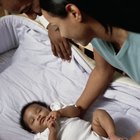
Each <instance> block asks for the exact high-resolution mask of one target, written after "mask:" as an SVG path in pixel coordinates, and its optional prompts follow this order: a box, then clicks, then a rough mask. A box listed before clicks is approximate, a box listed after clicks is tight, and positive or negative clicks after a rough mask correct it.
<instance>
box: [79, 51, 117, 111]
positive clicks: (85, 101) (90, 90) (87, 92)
mask: <svg viewBox="0 0 140 140" xmlns="http://www.w3.org/2000/svg"><path fill="white" fill-rule="evenodd" d="M94 58H95V62H96V66H95V68H94V69H93V71H92V72H91V74H90V77H89V79H88V82H87V84H86V87H85V89H84V91H83V93H82V95H81V96H80V98H79V99H78V100H77V102H76V105H77V106H78V107H80V108H82V109H83V110H86V109H87V108H88V107H89V106H90V105H91V103H93V102H94V101H95V100H96V99H97V98H98V97H99V96H100V95H101V93H103V92H104V91H105V89H106V88H107V86H108V85H109V83H110V82H111V81H112V78H113V74H114V72H115V69H114V68H113V67H112V66H111V65H110V64H108V63H107V62H106V61H105V60H104V59H103V58H102V57H101V56H100V55H99V54H98V52H97V51H96V50H94Z"/></svg>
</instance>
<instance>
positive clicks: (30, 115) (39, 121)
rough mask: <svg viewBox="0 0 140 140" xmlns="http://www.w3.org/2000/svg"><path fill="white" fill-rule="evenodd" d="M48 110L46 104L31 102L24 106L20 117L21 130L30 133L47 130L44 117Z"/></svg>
mask: <svg viewBox="0 0 140 140" xmlns="http://www.w3.org/2000/svg"><path fill="white" fill-rule="evenodd" d="M49 113H50V109H49V107H48V106H47V104H46V103H44V102H40V101H33V102H30V103H28V104H26V105H25V106H24V107H23V108H22V110H21V115H20V124H21V126H22V128H23V129H25V130H27V131H29V132H31V133H38V132H43V131H44V130H45V129H46V128H47V123H46V122H47V121H46V117H47V115H48V114H49Z"/></svg>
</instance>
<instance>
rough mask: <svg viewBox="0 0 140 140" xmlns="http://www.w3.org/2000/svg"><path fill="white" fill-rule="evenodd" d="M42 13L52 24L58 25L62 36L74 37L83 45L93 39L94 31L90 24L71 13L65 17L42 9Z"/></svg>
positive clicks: (75, 40) (73, 38)
mask: <svg viewBox="0 0 140 140" xmlns="http://www.w3.org/2000/svg"><path fill="white" fill-rule="evenodd" d="M42 13H43V15H44V17H45V18H46V19H47V20H48V21H49V22H50V23H52V25H55V26H58V28H59V30H60V34H61V36H62V37H65V38H69V39H72V40H73V41H74V42H77V43H80V44H82V45H87V44H88V43H89V42H90V41H91V39H92V35H91V33H92V32H91V29H90V27H89V26H88V24H85V23H84V22H81V21H80V20H78V19H77V18H76V17H74V16H73V15H72V14H71V13H70V14H68V16H67V17H66V18H63V19H62V18H58V17H54V16H51V15H50V14H48V13H47V12H46V11H42Z"/></svg>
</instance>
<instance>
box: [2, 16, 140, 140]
mask: <svg viewBox="0 0 140 140" xmlns="http://www.w3.org/2000/svg"><path fill="white" fill-rule="evenodd" d="M40 23H41V22H40ZM40 23H37V22H35V21H32V20H30V19H28V18H26V17H23V16H18V15H17V16H16V15H10V16H5V17H2V18H1V19H0V140H33V136H34V135H33V134H30V133H28V132H26V131H25V130H23V129H22V128H21V127H20V125H19V117H20V110H21V108H22V107H23V105H25V104H26V103H28V102H30V101H35V100H40V101H44V102H46V103H47V104H48V105H49V104H51V103H52V102H55V101H59V102H62V103H64V104H66V105H67V104H74V103H75V101H76V100H77V99H78V97H79V96H80V95H81V93H82V91H83V89H84V87H85V85H86V82H87V80H88V77H89V74H90V72H91V70H92V69H93V68H94V66H95V62H94V60H91V59H89V58H88V57H87V56H86V55H85V54H83V53H82V52H81V51H80V50H79V49H77V48H76V47H75V46H74V45H72V60H71V62H68V61H63V60H61V59H60V58H57V57H55V56H54V55H53V54H52V51H51V44H50V41H49V38H48V32H47V30H46V29H45V28H44V27H43V26H41V24H40ZM93 86H94V85H93ZM96 108H102V109H105V110H107V111H108V112H109V114H110V115H111V116H112V118H113V119H114V121H115V124H116V129H117V133H118V134H119V135H122V136H125V137H130V136H131V135H133V133H135V132H136V131H137V130H140V123H139V120H140V86H139V85H138V84H136V83H135V82H134V81H132V80H131V79H130V78H129V77H126V76H122V75H120V74H119V73H116V74H115V76H114V81H113V82H112V83H111V85H110V86H109V87H108V89H107V90H106V91H105V93H104V94H103V95H102V96H100V97H99V99H98V100H97V101H96V102H95V103H94V104H92V105H91V106H90V108H89V109H88V110H87V112H86V114H85V116H84V119H85V120H87V121H90V120H91V115H92V112H93V111H94V110H95V109H96ZM72 140H74V138H73V139H72Z"/></svg>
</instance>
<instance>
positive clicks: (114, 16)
mask: <svg viewBox="0 0 140 140" xmlns="http://www.w3.org/2000/svg"><path fill="white" fill-rule="evenodd" d="M69 3H71V4H74V5H76V6H77V7H78V8H79V9H80V11H81V12H82V13H84V14H85V15H87V16H90V17H93V18H94V19H96V20H97V21H99V22H100V23H101V24H102V25H103V26H104V27H105V28H106V29H107V28H108V27H109V28H112V27H113V26H115V27H120V28H124V29H126V30H128V31H133V32H139V33H140V18H139V17H138V16H137V15H138V14H139V13H140V10H139V7H138V5H139V4H138V2H136V1H134V2H133V3H132V2H130V1H128V0H115V1H114V0H40V6H41V8H42V9H43V10H45V11H47V12H49V14H51V15H52V16H57V17H60V18H66V17H67V11H66V9H65V6H66V5H67V4H69Z"/></svg>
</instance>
